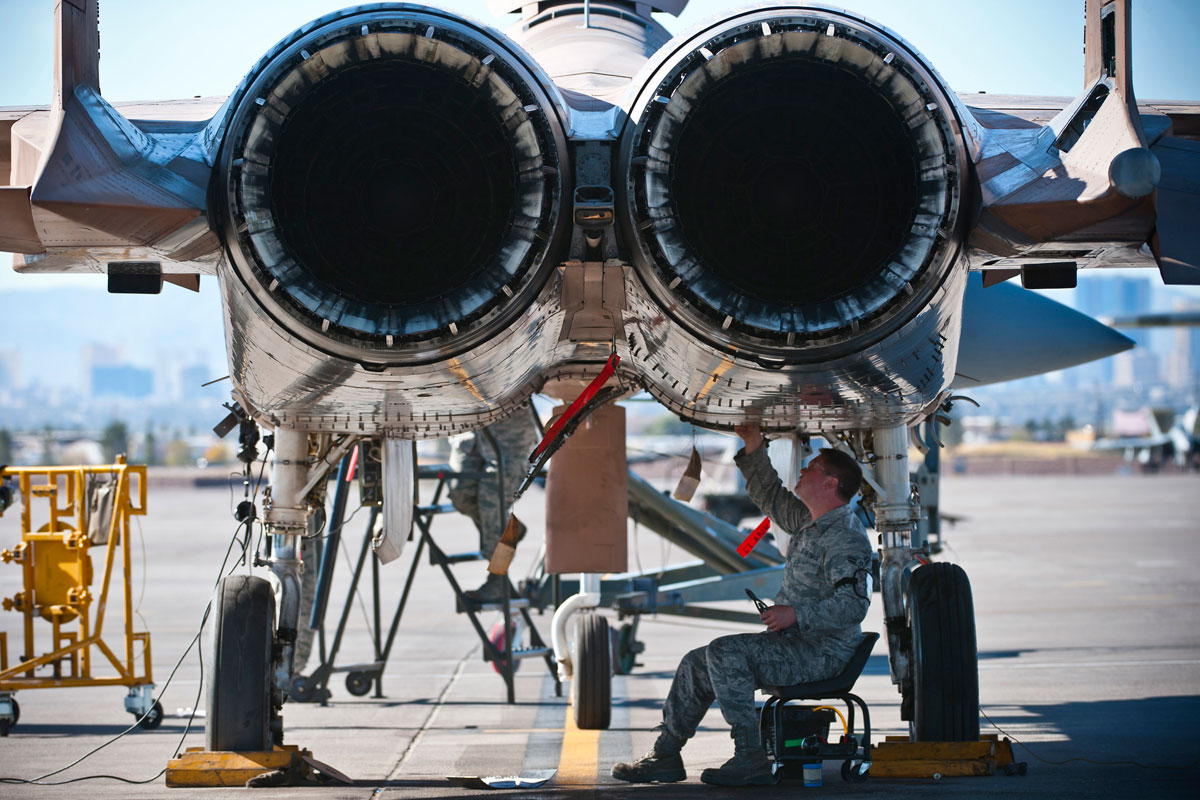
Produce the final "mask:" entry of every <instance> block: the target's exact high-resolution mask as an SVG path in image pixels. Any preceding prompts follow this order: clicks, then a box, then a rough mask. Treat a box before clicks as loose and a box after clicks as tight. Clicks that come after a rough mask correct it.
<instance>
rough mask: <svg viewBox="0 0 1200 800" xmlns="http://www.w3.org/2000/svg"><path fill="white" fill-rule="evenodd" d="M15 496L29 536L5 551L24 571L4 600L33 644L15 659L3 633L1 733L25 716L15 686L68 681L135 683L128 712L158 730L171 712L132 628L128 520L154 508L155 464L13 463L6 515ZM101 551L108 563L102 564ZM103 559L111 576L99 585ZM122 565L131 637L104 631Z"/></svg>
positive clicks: (2, 490)
mask: <svg viewBox="0 0 1200 800" xmlns="http://www.w3.org/2000/svg"><path fill="white" fill-rule="evenodd" d="M134 486H136V489H135V488H134ZM135 491H136V497H137V502H136V503H135V502H134V501H133V499H132V498H133V497H134V496H135V494H134V492H135ZM13 501H19V502H20V505H21V541H20V543H19V544H17V545H16V546H15V547H13V548H12V549H5V550H0V561H3V562H4V563H5V564H9V565H12V566H15V567H17V568H18V569H20V571H21V576H22V578H21V585H22V588H21V591H19V592H17V593H16V594H15V595H13V596H11V597H5V598H3V606H4V610H5V611H15V612H17V613H19V614H21V616H22V618H23V619H22V623H23V633H24V641H23V644H24V647H23V650H22V654H21V656H20V658H19V659H17V663H15V664H14V663H11V662H10V659H9V647H8V645H9V642H8V634H7V632H0V736H7V735H8V731H9V729H10V728H11V727H12V726H13V725H16V724H17V720H18V719H19V717H20V713H21V712H20V707H19V706H18V705H17V701H16V698H15V697H14V696H13V695H14V693H15V692H17V691H18V690H21V689H50V688H59V687H66V686H127V687H129V694H128V696H127V697H126V698H125V710H126V711H128V712H129V713H131V714H133V715H134V717H135V718H136V719H137V723H138V724H139V725H140V726H141V727H143V728H157V727H158V726H159V725H160V724H161V723H162V717H163V711H162V706H161V705H160V704H159V703H158V702H157V701H156V700H154V683H153V679H152V678H151V673H150V634H149V633H148V632H145V631H143V632H135V631H134V630H133V601H132V597H131V594H130V563H129V562H130V553H129V518H130V517H132V516H134V515H135V514H145V513H146V468H145V467H144V466H132V465H129V464H126V463H125V458H124V456H117V463H115V464H111V465H104V466H92V467H5V468H3V469H2V470H0V514H3V512H4V509H5V508H6V507H7V506H9V505H11V504H12V503H13ZM93 555H95V556H96V557H97V558H98V559H100V560H101V561H102V563H101V564H99V565H97V564H94V563H93V561H92V558H93ZM97 567H98V568H99V569H101V570H102V575H101V578H100V581H99V584H98V585H94V584H95V581H94V577H95V575H94V572H95V570H96V569H97ZM0 569H4V568H3V567H0ZM115 571H119V572H120V575H121V580H120V585H121V588H122V600H123V604H122V605H123V608H124V617H125V626H124V637H123V641H121V640H118V639H117V638H116V637H115V636H114V637H113V638H112V639H110V640H106V639H105V637H104V633H105V631H104V621H105V610H106V609H107V608H108V607H109V605H110V596H109V589H110V588H111V586H112V584H113V581H112V578H113V573H114V572H115ZM97 591H98V592H99V596H97V594H96V592H97ZM39 620H40V621H42V622H46V623H49V628H50V630H49V631H46V630H45V626H44V625H42V624H40V623H39ZM39 631H40V634H39V633H38V632H39ZM47 633H48V634H49V635H48V636H47ZM38 641H45V642H47V643H48V647H49V649H48V650H45V649H43V650H42V652H41V653H40V654H38V650H39V649H41V648H45V647H46V646H47V645H46V644H42V645H40V647H39V645H38V644H37V642H38ZM135 651H136V652H135ZM139 660H140V661H141V671H140V672H139V669H138V661H139ZM109 667H111V668H112V670H113V671H115V674H111V672H110V670H109V669H108V668H109Z"/></svg>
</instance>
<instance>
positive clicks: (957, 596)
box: [856, 421, 979, 742]
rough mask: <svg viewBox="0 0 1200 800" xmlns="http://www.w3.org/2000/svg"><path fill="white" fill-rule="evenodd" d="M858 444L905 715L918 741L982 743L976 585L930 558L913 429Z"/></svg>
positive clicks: (878, 432)
mask: <svg viewBox="0 0 1200 800" xmlns="http://www.w3.org/2000/svg"><path fill="white" fill-rule="evenodd" d="M925 424H926V425H930V426H931V425H932V424H933V422H932V421H930V422H927V423H925ZM859 441H860V442H861V443H862V447H861V452H859V453H856V455H859V456H865V457H866V458H864V459H863V460H864V461H867V462H868V463H870V464H871V467H870V468H869V469H870V470H871V472H872V475H871V477H872V480H871V481H870V485H871V486H872V491H871V492H869V494H872V495H873V496H872V497H870V505H871V507H872V508H873V510H874V513H875V528H876V529H877V530H878V531H879V543H880V545H881V547H880V553H881V567H880V584H881V585H880V593H881V594H882V596H883V604H884V623H885V625H886V627H887V637H888V652H889V663H890V667H891V673H892V682H893V683H895V684H897V686H898V687H899V689H900V693H901V696H902V700H901V704H900V716H901V719H904V720H907V721H909V723H910V730H911V738H912V739H913V740H914V741H943V742H962V741H978V740H979V668H978V659H977V653H976V645H975V611H974V605H973V603H972V601H971V585H970V582H969V581H968V580H967V575H966V572H964V571H963V569H962V568H961V567H959V566H956V565H954V564H949V563H929V562H928V559H927V556H928V554H929V549H928V543H927V542H926V541H925V536H924V531H925V530H926V529H927V526H922V525H919V524H918V523H919V507H918V504H917V503H916V502H914V499H913V490H912V486H911V483H910V478H909V473H908V444H909V437H908V431H907V429H906V428H905V427H904V426H892V427H886V428H876V429H874V430H872V431H870V432H869V434H864V435H863V437H862V439H861V440H859ZM934 478H935V479H936V475H935V476H934ZM934 491H936V488H935V489H934Z"/></svg>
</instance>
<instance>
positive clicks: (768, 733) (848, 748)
mask: <svg viewBox="0 0 1200 800" xmlns="http://www.w3.org/2000/svg"><path fill="white" fill-rule="evenodd" d="M877 641H879V634H878V633H865V634H863V639H862V641H861V642H860V643H859V645H858V647H857V648H856V649H855V651H854V655H853V656H852V657H851V658H850V663H848V664H847V665H846V668H845V669H843V670H842V671H841V672H840V673H838V674H837V675H835V676H834V677H832V678H827V679H825V680H822V681H813V682H811V683H796V684H793V685H791V686H764V687H763V689H762V690H763V691H764V692H765V693H767V694H769V695H770V697H769V698H768V699H767V702H766V703H764V704H763V707H762V714H761V716H760V717H759V728H760V733H761V739H762V743H763V746H764V747H766V749H767V754H768V755H769V756H771V758H772V759H773V760H774V761H775V763H776V765H777V769H776V773H777V774H779V775H781V776H782V777H784V778H799V777H802V776H803V774H804V764H805V763H810V764H811V763H813V762H815V761H825V760H833V759H843V762H842V778H843V779H844V780H855V781H864V780H866V779H867V772H868V770H869V769H870V767H871V714H870V712H869V711H868V710H867V704H866V703H865V702H863V699H862V698H861V697H859V696H858V695H856V694H853V693H851V691H850V690H851V689H853V688H854V682H855V681H857V680H858V676H859V675H861V674H862V671H863V667H865V666H866V665H867V659H868V658H870V657H871V650H872V649H873V648H874V647H875V642H877ZM833 699H836V700H841V701H842V702H843V703H845V704H846V712H847V714H846V717H845V720H844V721H845V733H844V734H843V735H842V737H841V740H840V741H838V742H836V743H835V742H830V741H828V734H829V725H830V723H832V722H834V721H835V719H836V717H837V714H835V712H834V711H833V710H831V709H828V708H813V707H810V706H789V705H788V704H789V703H790V702H792V701H793V700H833ZM855 704H857V705H858V707H859V708H861V709H862V721H863V734H862V755H861V756H859V753H858V750H859V741H858V738H857V737H856V736H855V728H854V706H855ZM856 760H857V761H858V763H857V764H855V763H854V762H855V761H856Z"/></svg>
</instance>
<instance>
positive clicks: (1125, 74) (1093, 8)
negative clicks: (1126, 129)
mask: <svg viewBox="0 0 1200 800" xmlns="http://www.w3.org/2000/svg"><path fill="white" fill-rule="evenodd" d="M1083 52H1084V59H1083V86H1084V88H1085V89H1086V88H1088V87H1090V86H1092V85H1093V84H1094V83H1095V82H1096V81H1097V80H1099V79H1100V78H1109V79H1110V80H1112V82H1113V84H1114V86H1113V91H1115V92H1117V93H1119V94H1121V95H1122V96H1123V97H1125V98H1126V99H1127V100H1128V101H1129V103H1130V110H1131V111H1132V112H1133V114H1134V116H1135V117H1136V115H1137V105H1136V103H1134V100H1133V38H1132V35H1131V26H1130V0H1086V3H1085V5H1084V23H1083Z"/></svg>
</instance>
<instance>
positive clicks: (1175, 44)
mask: <svg viewBox="0 0 1200 800" xmlns="http://www.w3.org/2000/svg"><path fill="white" fill-rule="evenodd" d="M343 5H344V4H342V3H339V2H338V1H337V0H332V1H331V0H153V2H152V1H151V0H103V2H102V3H101V5H100V41H101V48H100V52H101V61H100V81H101V88H102V90H103V93H104V95H105V97H107V98H108V99H109V100H111V101H122V100H160V99H170V98H179V97H191V96H194V95H201V96H210V95H226V94H228V93H229V92H230V91H232V89H233V88H234V87H235V86H236V85H237V83H238V81H240V80H241V78H242V77H243V76H244V74H245V73H246V72H247V71H248V70H249V69H250V67H251V66H252V65H253V64H254V62H255V61H256V60H257V59H258V58H259V57H260V56H261V55H262V54H263V53H264V52H265V51H266V50H267V49H268V48H270V46H271V45H272V44H274V43H275V42H276V41H278V40H279V39H281V38H283V37H284V36H286V35H287V34H288V33H289V32H290V31H292V30H294V29H295V28H297V27H299V26H300V25H303V24H304V23H305V22H308V21H309V20H311V19H313V18H315V17H318V16H320V15H322V14H325V13H328V12H330V11H332V10H336V9H337V8H339V7H342V6H343ZM436 5H440V6H442V7H444V8H449V9H453V10H456V11H459V12H461V13H464V14H467V15H470V16H473V17H476V18H479V19H483V20H485V21H489V22H491V23H492V24H494V25H496V26H497V27H507V25H508V24H510V23H511V22H512V21H514V20H515V19H516V17H511V16H510V17H507V18H500V19H497V18H495V17H493V16H492V15H491V14H490V13H489V12H488V11H487V7H486V5H485V3H484V0H454V1H453V2H446V3H440V4H436ZM744 5H745V4H743V3H728V2H721V1H720V0H693V2H692V3H691V4H690V5H689V7H688V8H687V9H686V10H685V11H684V13H683V15H682V16H681V17H680V18H679V19H675V18H673V17H669V16H667V15H660V19H661V21H662V22H663V24H664V25H666V26H667V27H668V28H669V29H670V30H672V31H673V32H679V31H681V30H683V29H685V28H687V27H690V26H692V25H694V24H696V23H697V22H699V21H702V20H704V19H707V18H709V17H712V16H715V15H718V14H722V13H724V12H726V11H728V10H731V9H735V8H739V7H742V6H744ZM846 5H847V6H848V7H850V8H851V9H852V10H853V11H855V12H858V13H860V14H863V15H865V16H868V17H871V18H873V19H875V20H877V21H879V22H881V23H883V24H885V25H887V26H889V27H891V28H892V29H893V30H894V31H896V32H897V33H899V34H900V35H901V36H903V37H904V38H906V39H907V40H908V41H909V42H911V43H912V44H913V45H915V46H916V47H917V48H918V49H919V50H921V51H922V52H923V53H924V54H925V55H926V56H927V57H928V58H929V60H930V61H931V62H932V63H933V64H934V66H935V67H936V68H937V69H938V70H939V72H940V73H941V74H942V76H943V77H944V78H945V79H946V80H947V82H948V83H949V84H950V86H951V88H953V89H955V90H957V91H979V90H985V91H988V92H990V93H1019V94H1042V95H1075V94H1077V93H1078V92H1079V91H1080V90H1081V89H1082V83H1083V52H1082V42H1083V2H1082V0H1003V2H989V1H988V0H859V1H858V2H855V0H847V2H846ZM53 20H54V2H53V0H0V31H2V32H3V34H4V47H3V48H0V76H2V77H0V106H14V105H44V104H47V103H48V102H49V99H50V91H51V74H52V73H51V64H52V60H53V52H54V32H53ZM1133 31H1134V76H1135V78H1134V81H1135V86H1136V88H1137V93H1138V96H1139V97H1141V98H1146V99H1148V98H1161V99H1195V100H1200V69H1197V68H1196V65H1195V61H1194V57H1193V56H1192V53H1193V52H1194V46H1195V40H1196V39H1197V37H1198V36H1200V0H1135V2H1134V19H1133ZM7 262H8V256H6V255H5V256H0V289H10V288H35V287H46V286H50V285H62V284H63V283H64V282H66V281H70V279H69V278H66V277H65V276H44V277H35V276H18V275H15V274H14V273H13V272H12V271H11V269H9V268H8V267H7ZM80 280H83V281H85V282H86V285H92V286H98V285H102V283H103V279H102V278H98V277H89V278H82V279H78V278H77V279H75V280H74V281H73V282H76V283H77V282H79V281H80Z"/></svg>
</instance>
